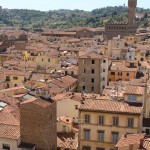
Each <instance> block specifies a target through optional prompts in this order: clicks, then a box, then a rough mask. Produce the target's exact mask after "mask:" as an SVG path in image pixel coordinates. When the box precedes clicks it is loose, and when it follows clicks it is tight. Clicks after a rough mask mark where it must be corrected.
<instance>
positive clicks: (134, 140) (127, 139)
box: [115, 133, 145, 147]
mask: <svg viewBox="0 0 150 150" xmlns="http://www.w3.org/2000/svg"><path fill="white" fill-rule="evenodd" d="M144 137H145V133H140V134H127V135H123V136H122V137H121V139H120V140H119V142H118V143H117V145H116V146H115V147H125V146H129V145H130V144H140V140H141V139H143V138H144Z"/></svg>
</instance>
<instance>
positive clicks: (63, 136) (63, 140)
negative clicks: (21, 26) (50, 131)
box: [57, 133, 78, 150]
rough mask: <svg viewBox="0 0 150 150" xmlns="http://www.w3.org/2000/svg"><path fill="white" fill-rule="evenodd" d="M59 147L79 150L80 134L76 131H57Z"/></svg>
mask: <svg viewBox="0 0 150 150" xmlns="http://www.w3.org/2000/svg"><path fill="white" fill-rule="evenodd" d="M57 147H59V148H68V149H72V150H77V147H78V135H77V134H75V133H57Z"/></svg>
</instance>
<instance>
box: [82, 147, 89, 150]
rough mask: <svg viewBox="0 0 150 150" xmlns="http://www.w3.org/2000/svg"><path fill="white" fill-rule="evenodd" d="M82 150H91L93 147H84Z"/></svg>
mask: <svg viewBox="0 0 150 150" xmlns="http://www.w3.org/2000/svg"><path fill="white" fill-rule="evenodd" d="M82 150H91V146H83V147H82Z"/></svg>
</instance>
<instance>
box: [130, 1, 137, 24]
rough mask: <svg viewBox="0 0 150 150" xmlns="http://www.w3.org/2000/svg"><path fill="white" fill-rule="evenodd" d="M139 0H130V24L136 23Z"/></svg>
mask: <svg viewBox="0 0 150 150" xmlns="http://www.w3.org/2000/svg"><path fill="white" fill-rule="evenodd" d="M136 6H137V0H128V7H129V10H128V24H129V25H133V24H135V12H136Z"/></svg>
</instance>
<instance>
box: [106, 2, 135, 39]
mask: <svg viewBox="0 0 150 150" xmlns="http://www.w3.org/2000/svg"><path fill="white" fill-rule="evenodd" d="M136 6H137V0H128V7H129V11H128V22H114V21H113V20H110V21H108V22H107V23H106V24H105V34H106V37H107V38H108V39H111V38H112V37H115V36H118V35H121V36H127V35H134V34H135V33H136V30H137V24H136V22H135V11H136Z"/></svg>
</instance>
